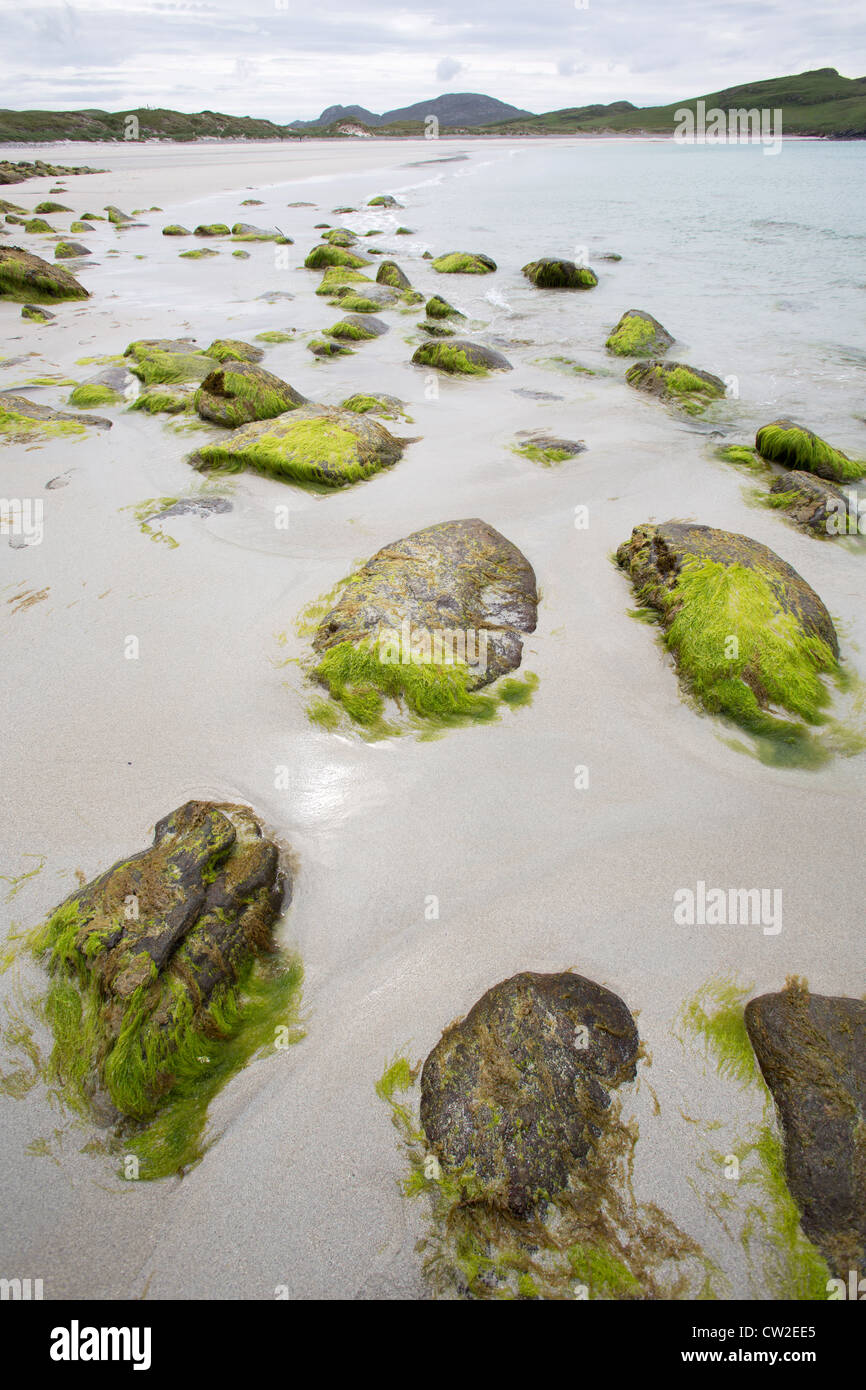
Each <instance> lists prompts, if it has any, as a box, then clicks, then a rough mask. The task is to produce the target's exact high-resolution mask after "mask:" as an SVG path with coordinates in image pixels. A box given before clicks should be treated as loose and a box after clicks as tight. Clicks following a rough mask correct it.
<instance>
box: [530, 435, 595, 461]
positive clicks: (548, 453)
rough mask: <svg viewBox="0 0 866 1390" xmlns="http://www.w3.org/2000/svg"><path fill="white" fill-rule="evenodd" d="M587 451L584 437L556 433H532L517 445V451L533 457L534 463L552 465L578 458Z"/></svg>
mask: <svg viewBox="0 0 866 1390" xmlns="http://www.w3.org/2000/svg"><path fill="white" fill-rule="evenodd" d="M585 452H586V445H585V444H584V442H583V440H582V439H562V438H561V437H560V436H559V435H555V434H537V433H536V434H530V435H529V436H528V437H527V438H526V439H521V441H520V443H519V444H518V445H516V446H515V453H518V454H522V455H523V457H524V458H528V459H531V460H532V462H533V463H543V464H545V465H548V466H549V465H550V464H554V463H564V461H565V460H566V459H571V458H576V457H577V455H578V454H583V453H585Z"/></svg>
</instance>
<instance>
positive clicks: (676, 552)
mask: <svg viewBox="0 0 866 1390" xmlns="http://www.w3.org/2000/svg"><path fill="white" fill-rule="evenodd" d="M616 558H617V562H618V564H619V565H620V566H622V568H623V569H624V570H626V572H627V573H628V574H629V576H630V578H631V581H632V583H633V585H634V588H635V592H636V594H637V596H638V598H639V600H640V602H641V604H643V605H645V606H646V607H647V608H649V609H652V610H654V612H655V613H656V614H657V615H658V617H659V620H660V622H661V624H662V626H663V628H664V632H665V644H666V646H667V648H668V650H669V651H670V652H672V654H673V656H674V659H675V661H676V664H677V670H678V673H679V676H680V678H681V680H682V681H683V684H684V686H685V688H686V689H687V691H688V692H689V693H690V694H691V695H692V696H693V698H694V699H695V700H696V701H697V702H698V703H699V704H700V705H702V706H703V707H704V708H705V709H706V710H708V711H709V712H710V713H713V714H721V715H724V716H725V717H726V718H728V719H730V720H731V721H733V722H734V723H736V724H739V725H740V726H741V727H742V728H744V729H746V730H747V731H749V732H750V733H752V734H754V735H756V736H759V737H766V738H769V739H773V740H774V741H775V743H776V745H777V747H778V748H779V749H782V748H784V747H785V746H786V745H787V746H788V747H789V748H790V751H791V753H792V757H796V755H797V754H798V752H799V751H802V750H803V749H804V746H805V745H806V744H807V743H808V733H807V728H806V726H807V725H816V724H820V723H822V722H823V720H824V719H825V717H826V716H825V709H826V707H827V705H828V704H829V703H830V692H829V690H828V687H827V685H826V683H825V679H824V678H825V677H827V676H829V677H837V676H838V674H839V666H838V656H839V641H838V638H837V635H836V630H835V628H834V626H833V620H832V619H831V617H830V614H829V613H828V611H827V609H826V607H825V606H824V604H823V603H822V601H821V599H820V598H819V597H818V595H817V594H816V593H815V591H814V590H813V589H812V588H810V586H809V585H808V584H807V583H806V581H805V580H804V579H803V578H802V577H801V576H800V575H799V574H798V573H797V571H796V570H795V569H793V568H792V567H791V566H790V565H789V564H786V562H785V561H784V560H782V559H780V558H779V556H778V555H776V554H775V552H774V551H772V550H770V549H769V548H768V547H767V546H765V545H761V544H760V542H759V541H754V540H751V539H750V538H749V537H748V536H740V535H736V534H734V533H733V532H730V531H720V530H716V529H714V528H713V527H710V526H699V525H696V524H693V523H690V522H682V521H668V522H665V523H664V524H662V525H649V524H647V525H643V526H636V527H635V529H634V531H633V532H632V535H631V539H630V540H628V541H626V542H624V544H623V545H621V546H620V547H619V550H618V551H617V554H616ZM786 715H788V716H790V717H787V718H786V717H785V716H786Z"/></svg>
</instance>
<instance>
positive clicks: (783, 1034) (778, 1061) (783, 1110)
mask: <svg viewBox="0 0 866 1390" xmlns="http://www.w3.org/2000/svg"><path fill="white" fill-rule="evenodd" d="M746 1028H747V1029H748V1033H749V1039H750V1041H751V1044H752V1046H753V1048H754V1049H755V1055H756V1056H757V1059H758V1065H759V1066H760V1068H761V1073H762V1075H763V1077H764V1080H765V1081H766V1083H767V1085H768V1087H769V1089H770V1091H771V1093H772V1096H773V1100H774V1101H775V1103H776V1109H777V1111H778V1115H779V1120H780V1122H781V1127H782V1133H783V1136H784V1145H785V1176H786V1178H787V1182H788V1186H789V1188H790V1190H791V1195H792V1196H793V1198H794V1200H795V1202H796V1203H797V1206H798V1207H799V1209H800V1214H801V1218H802V1226H803V1230H804V1231H805V1233H806V1235H807V1236H808V1237H809V1239H810V1240H811V1241H813V1243H814V1244H815V1245H817V1246H818V1248H819V1249H820V1250H821V1252H822V1254H823V1255H824V1257H825V1259H826V1260H827V1263H828V1264H829V1265H830V1267H831V1269H832V1270H833V1272H834V1274H835V1275H836V1276H837V1277H838V1278H840V1279H843V1280H845V1281H846V1283H847V1279H848V1274H849V1271H850V1270H858V1271H859V1274H860V1276H866V1003H864V1001H863V1000H862V999H847V998H838V997H832V996H827V995H820V994H810V993H809V991H808V989H807V988H806V986H805V985H804V984H803V983H802V982H800V981H797V980H790V981H789V982H788V984H787V986H786V988H785V989H784V990H782V991H781V993H779V994H763V995H760V996H759V997H758V998H757V999H751V1000H749V1002H748V1004H747V1005H746Z"/></svg>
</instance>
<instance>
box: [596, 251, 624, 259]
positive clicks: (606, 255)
mask: <svg viewBox="0 0 866 1390" xmlns="http://www.w3.org/2000/svg"><path fill="white" fill-rule="evenodd" d="M596 259H597V260H599V261H621V260H622V256H621V255H620V254H619V252H618V251H605V252H603V254H602V255H600V256H598V257H596Z"/></svg>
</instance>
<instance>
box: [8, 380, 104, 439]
mask: <svg viewBox="0 0 866 1390" xmlns="http://www.w3.org/2000/svg"><path fill="white" fill-rule="evenodd" d="M111 423H112V422H111V421H110V420H109V419H107V418H106V417H105V416H104V415H82V414H80V413H74V414H73V412H72V411H69V410H54V409H53V407H52V406H50V405H41V404H37V402H36V401H28V400H27V398H26V396H16V395H14V394H13V393H12V392H11V391H3V392H0V438H3V437H5V438H7V439H15V438H24V437H26V436H27V435H29V434H31V433H33V434H48V435H51V434H60V435H62V434H80V433H81V432H82V430H83V429H84V427H85V425H91V426H93V428H95V429H104V430H110V429H111Z"/></svg>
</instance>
